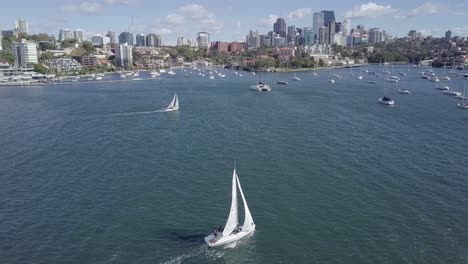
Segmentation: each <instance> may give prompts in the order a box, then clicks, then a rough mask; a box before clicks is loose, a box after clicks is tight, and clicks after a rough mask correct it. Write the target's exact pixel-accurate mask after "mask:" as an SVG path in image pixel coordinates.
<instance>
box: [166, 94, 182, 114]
mask: <svg viewBox="0 0 468 264" xmlns="http://www.w3.org/2000/svg"><path fill="white" fill-rule="evenodd" d="M177 110H179V97H177V94H174V98H172V101H171V103H170V104H169V105H168V106H166V107H164V108H163V112H171V111H177Z"/></svg>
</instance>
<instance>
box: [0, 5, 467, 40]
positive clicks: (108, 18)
mask: <svg viewBox="0 0 468 264" xmlns="http://www.w3.org/2000/svg"><path fill="white" fill-rule="evenodd" d="M10 3H11V2H9V3H8V4H6V5H4V7H6V9H7V10H8V12H5V14H3V15H2V17H1V18H0V19H1V20H0V28H2V29H4V30H5V29H10V28H13V27H14V23H15V21H16V20H17V19H18V18H19V17H22V18H24V19H25V20H27V21H28V23H29V31H30V33H40V32H44V33H49V34H54V35H55V36H56V37H57V36H58V32H59V30H60V29H63V28H68V29H70V30H74V29H82V30H83V31H84V34H85V38H86V39H88V40H89V39H91V37H92V36H93V35H95V34H100V33H106V32H107V31H109V30H111V31H114V32H117V34H118V33H120V32H124V31H128V32H131V33H133V34H134V35H136V34H138V33H142V34H149V33H155V34H159V35H161V36H162V39H163V41H164V43H165V44H168V45H175V44H176V42H177V38H179V37H187V38H193V39H194V38H196V34H197V32H200V31H206V32H209V33H210V39H211V40H223V41H236V40H237V41H238V40H243V39H245V35H246V33H248V32H249V31H250V30H258V31H259V32H260V33H263V32H265V33H266V32H268V31H272V30H273V23H274V22H275V21H276V19H277V18H278V17H283V18H284V19H285V21H286V26H289V25H295V26H296V27H298V28H304V27H311V26H312V21H313V17H312V14H313V13H314V12H319V11H322V10H334V11H335V17H336V21H343V20H344V19H345V18H347V17H349V18H350V19H351V25H352V27H355V26H356V25H358V24H363V25H365V26H366V27H367V28H371V27H379V28H382V29H385V30H387V31H388V32H389V33H390V34H392V35H394V36H398V37H401V36H406V35H407V33H408V31H409V30H411V29H415V30H417V31H420V32H422V33H423V34H424V35H434V36H443V34H444V33H445V31H447V30H448V29H450V30H451V31H452V32H453V35H462V36H467V35H468V22H466V21H468V19H467V18H468V13H465V12H463V11H460V10H464V9H465V8H466V7H468V3H457V2H456V1H451V0H450V1H446V2H444V3H436V2H426V1H421V2H417V3H408V2H407V1H406V2H405V1H392V2H391V3H388V2H386V3H383V2H366V1H364V2H362V1H350V2H348V3H346V4H342V3H340V2H339V1H335V0H331V1H327V2H326V3H323V2H318V1H315V2H308V1H302V0H300V1H296V2H295V3H294V6H292V5H286V4H284V3H268V4H260V3H251V2H247V1H244V0H240V1H232V0H227V1H221V2H215V1H198V2H184V1H173V2H171V3H165V4H164V5H161V4H159V3H158V4H156V3H152V2H150V1H147V0H97V1H94V0H91V1H68V2H62V1H57V0H46V1H43V2H41V3H36V2H32V1H31V3H29V6H30V7H31V8H27V9H25V8H20V7H19V6H14V5H12V4H10ZM246 6H248V7H249V8H245V7H246ZM51 7H52V8H51ZM45 8H47V9H46V10H44V9H45ZM41 11H42V12H41ZM51 17H52V18H51ZM463 23H466V24H463ZM389 25H391V26H389Z"/></svg>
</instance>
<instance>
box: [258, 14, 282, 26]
mask: <svg viewBox="0 0 468 264" xmlns="http://www.w3.org/2000/svg"><path fill="white" fill-rule="evenodd" d="M276 19H278V16H277V15H272V14H270V15H268V16H267V17H265V18H262V19H260V21H259V22H258V24H257V25H258V26H260V27H271V28H273V23H275V22H276Z"/></svg>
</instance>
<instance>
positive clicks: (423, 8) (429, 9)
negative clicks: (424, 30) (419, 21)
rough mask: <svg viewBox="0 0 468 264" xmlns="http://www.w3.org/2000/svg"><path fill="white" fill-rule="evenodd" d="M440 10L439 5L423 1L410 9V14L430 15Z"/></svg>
mask: <svg viewBox="0 0 468 264" xmlns="http://www.w3.org/2000/svg"><path fill="white" fill-rule="evenodd" d="M438 12H440V6H438V5H435V4H433V3H430V2H427V3H424V4H422V5H420V6H418V7H416V8H415V9H413V10H411V12H410V15H411V16H421V15H431V14H435V13H438Z"/></svg>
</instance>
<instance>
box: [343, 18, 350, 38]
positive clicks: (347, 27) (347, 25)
mask: <svg viewBox="0 0 468 264" xmlns="http://www.w3.org/2000/svg"><path fill="white" fill-rule="evenodd" d="M349 34H351V20H350V19H349V18H347V19H345V20H344V21H343V35H349Z"/></svg>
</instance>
